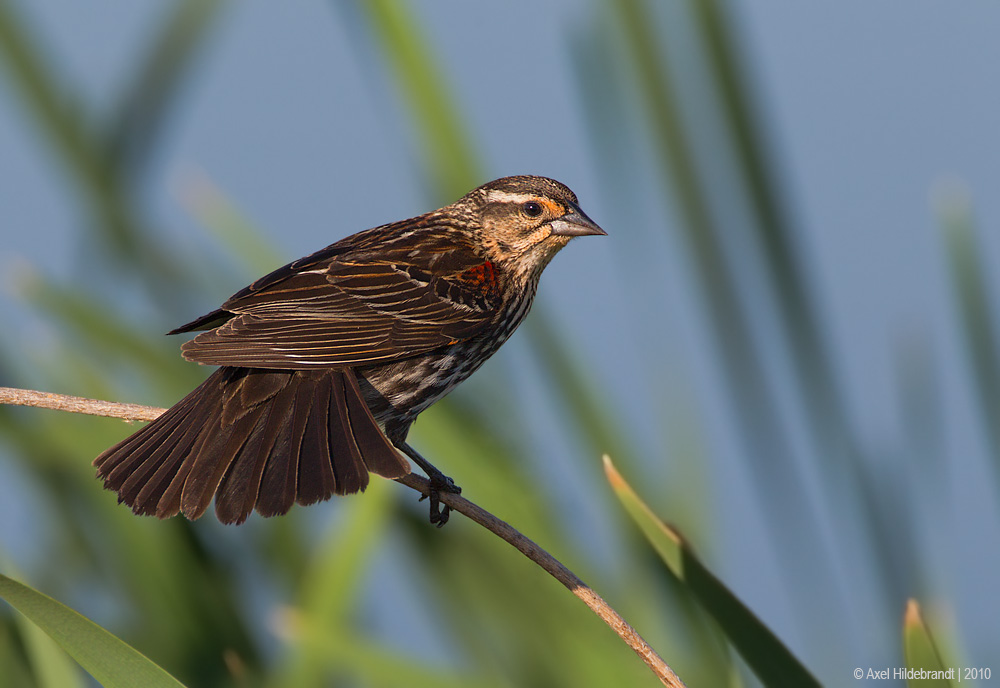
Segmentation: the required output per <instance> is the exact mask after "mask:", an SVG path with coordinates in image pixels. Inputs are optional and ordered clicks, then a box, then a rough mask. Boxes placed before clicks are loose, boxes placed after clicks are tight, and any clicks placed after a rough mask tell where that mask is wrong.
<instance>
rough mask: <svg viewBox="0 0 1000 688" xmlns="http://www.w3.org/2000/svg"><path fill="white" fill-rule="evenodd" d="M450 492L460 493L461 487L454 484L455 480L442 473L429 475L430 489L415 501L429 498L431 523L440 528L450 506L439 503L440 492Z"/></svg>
mask: <svg viewBox="0 0 1000 688" xmlns="http://www.w3.org/2000/svg"><path fill="white" fill-rule="evenodd" d="M442 492H450V493H452V494H462V488H461V487H459V486H458V485H456V484H455V481H454V480H452V479H451V478H449V477H448V476H446V475H445V474H443V473H437V474H435V475H431V476H430V489H429V490H428V491H427V494H425V495H421V497H420V499H419V500H417V501H420V502H422V501H424V500H425V499H430V520H431V524H433V525H435V526H437V527H438V528H441V527H442V526H444V524H445V523H447V522H448V517H449V516H450V515H451V507H450V506H448V505H447V504H443V503H441V499H440V496H439V495H440V494H441V493H442Z"/></svg>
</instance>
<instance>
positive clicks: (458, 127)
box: [361, 0, 481, 202]
mask: <svg viewBox="0 0 1000 688" xmlns="http://www.w3.org/2000/svg"><path fill="white" fill-rule="evenodd" d="M361 6H362V8H363V9H364V10H365V11H366V12H367V13H368V17H369V21H370V23H371V25H372V28H373V29H374V31H375V35H376V38H377V40H378V41H379V45H380V47H381V48H382V53H383V55H384V57H385V58H386V60H387V61H388V63H389V65H390V67H391V69H392V71H393V73H394V74H395V76H396V81H397V83H398V85H399V88H400V91H401V93H402V96H403V98H404V100H405V101H406V104H407V105H408V106H409V109H410V114H411V115H412V117H413V119H414V121H415V123H416V125H417V130H418V131H419V132H420V133H421V135H422V136H423V139H424V147H425V151H426V155H425V156H424V157H425V159H426V160H429V161H430V163H429V164H430V167H431V170H430V171H431V174H432V178H433V180H434V184H433V187H432V190H433V191H434V192H435V193H436V194H440V196H438V198H439V199H444V200H447V201H449V202H450V201H451V200H454V199H455V198H458V197H459V196H461V195H462V194H464V193H465V192H466V191H468V190H469V188H470V187H471V186H474V185H475V183H477V182H476V180H477V179H479V177H480V174H479V170H480V169H481V167H480V165H479V163H478V161H477V159H476V155H475V152H474V150H473V146H472V144H471V143H470V142H471V140H472V139H471V137H470V136H469V135H468V133H467V130H466V127H465V123H464V121H463V120H462V118H461V116H460V115H459V112H458V108H457V106H456V105H455V100H454V98H453V97H452V94H451V93H450V91H449V90H448V88H447V81H446V79H444V78H443V75H442V72H441V69H440V68H439V67H438V65H437V63H436V62H435V60H434V58H433V55H432V52H431V49H430V47H429V46H428V45H427V42H426V41H425V40H424V32H423V31H422V30H421V29H420V28H419V22H418V21H417V20H416V19H415V18H414V17H413V16H412V15H411V14H410V12H409V11H408V9H407V6H406V4H405V3H403V2H400V1H398V0H373V1H372V2H366V3H362V5H361Z"/></svg>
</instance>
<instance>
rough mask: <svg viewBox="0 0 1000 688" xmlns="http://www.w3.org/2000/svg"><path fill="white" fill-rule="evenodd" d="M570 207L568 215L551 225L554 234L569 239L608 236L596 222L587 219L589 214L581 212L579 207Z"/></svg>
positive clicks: (571, 205)
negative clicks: (596, 235)
mask: <svg viewBox="0 0 1000 688" xmlns="http://www.w3.org/2000/svg"><path fill="white" fill-rule="evenodd" d="M568 205H569V212H568V213H566V214H565V215H563V216H562V217H560V218H559V219H557V220H553V221H552V222H550V223H549V225H550V226H551V227H552V233H553V234H556V235H558V236H568V237H575V236H586V235H588V234H605V235H606V234H607V232H605V231H604V230H603V229H601V228H600V226H599V225H598V224H597V223H596V222H594V221H593V220H591V219H590V218H589V217H587V214H586V213H585V212H583V211H582V210H580V208H579V207H578V206H576V205H573V204H572V203H570V204H568Z"/></svg>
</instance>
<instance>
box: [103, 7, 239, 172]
mask: <svg viewBox="0 0 1000 688" xmlns="http://www.w3.org/2000/svg"><path fill="white" fill-rule="evenodd" d="M224 4H225V0H180V1H179V2H174V3H171V5H170V6H169V9H168V13H167V16H166V17H165V19H164V20H163V21H160V22H158V23H157V27H158V29H159V33H158V34H156V35H155V36H153V37H152V38H151V40H149V41H148V45H149V48H148V52H147V54H146V55H145V56H144V57H142V58H140V59H139V60H138V61H137V69H136V72H135V75H134V77H133V79H132V83H131V84H130V85H129V86H128V87H127V88H126V89H125V90H124V92H123V95H122V98H121V103H120V104H119V106H118V107H117V108H116V110H115V113H114V116H113V117H110V118H109V121H108V122H107V124H108V128H107V137H108V144H107V145H108V154H107V157H108V159H109V160H110V161H111V164H113V165H114V166H115V167H116V168H117V169H126V170H129V172H130V174H131V175H137V174H139V173H141V171H142V169H143V168H144V167H145V165H146V162H147V160H148V159H149V156H150V154H151V153H152V152H153V151H154V149H155V148H156V145H157V144H158V143H159V142H160V140H161V139H162V138H163V134H164V130H165V121H166V119H167V115H168V114H169V111H170V110H171V109H172V108H174V107H175V106H176V105H177V102H178V100H179V94H178V92H179V90H180V88H181V86H182V85H183V83H184V81H185V76H186V75H187V73H188V72H189V71H190V70H191V69H192V68H193V67H194V65H195V64H196V58H197V57H198V55H199V48H201V47H202V45H203V44H204V43H205V41H206V39H207V38H208V36H209V35H211V34H210V29H211V27H212V24H213V21H214V20H215V19H216V18H217V17H218V15H219V14H220V10H221V9H222V7H223V5H224ZM133 183H134V182H133Z"/></svg>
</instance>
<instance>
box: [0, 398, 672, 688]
mask: <svg viewBox="0 0 1000 688" xmlns="http://www.w3.org/2000/svg"><path fill="white" fill-rule="evenodd" d="M0 404H14V405H18V406H35V407H38V408H47V409H54V410H57V411H69V412H71V413H86V414H90V415H93V416H108V417H111V418H120V419H122V420H127V421H150V420H153V419H155V418H156V417H157V416H159V415H160V414H161V413H163V412H164V411H165V410H166V409H161V408H156V407H153V406H142V405H141V404H119V403H115V402H111V401H98V400H95V399H86V398H83V397H73V396H68V395H65V394H50V393H48V392H36V391H33V390H27V389H15V388H13V387H0ZM397 482H399V483H402V484H403V485H406V486H407V487H409V488H411V489H413V490H416V491H417V492H420V493H421V494H425V495H426V494H427V493H428V490H429V483H428V481H427V479H426V478H423V477H421V476H418V475H414V474H412V473H411V474H409V475H406V476H404V477H402V478H399V479H398V480H397ZM438 498H439V499H440V500H441V502H442V503H443V504H446V505H448V506H449V507H451V508H452V509H454V510H455V511H457V512H459V513H460V514H463V515H465V516H467V517H468V518H470V519H472V520H473V521H475V522H476V523H478V524H479V525H481V526H483V527H484V528H486V529H487V530H489V531H490V532H492V533H494V534H495V535H497V536H498V537H500V538H502V539H503V540H505V541H506V542H507V543H509V544H510V545H512V546H513V547H514V548H516V549H517V550H518V551H519V552H521V553H522V554H524V556H526V557H528V558H529V559H531V561H533V562H535V563H536V564H538V565H539V566H540V567H542V568H543V569H544V570H545V571H547V572H548V573H549V574H550V575H551V576H552V577H553V578H555V579H556V580H557V581H559V582H560V583H562V584H563V585H564V586H566V588H567V589H569V591H570V592H572V593H573V594H574V595H576V596H577V597H579V598H580V599H581V600H583V603H584V604H586V605H587V606H588V607H590V609H591V611H593V612H594V613H595V614H597V615H598V616H599V617H600V618H601V619H602V620H603V621H604V623H606V624H607V625H608V626H610V627H611V630H613V631H614V632H615V633H617V634H618V637H620V638H621V639H622V640H623V641H625V643H626V644H627V645H628V646H629V647H631V648H632V650H634V651H635V653H636V654H637V655H639V657H640V658H642V661H644V662H645V663H646V665H647V666H649V668H650V669H651V670H652V672H653V673H654V674H656V677H657V678H659V679H660V681H661V682H662V683H663V685H665V686H668V687H670V688H683V686H684V683H683V682H682V681H681V680H680V678H678V676H677V674H675V673H674V672H673V670H672V669H671V668H670V667H669V666H667V663H666V662H664V661H663V659H662V658H661V657H660V656H659V655H658V654H656V652H655V651H654V650H653V648H651V647H650V646H649V644H648V643H646V641H645V640H643V639H642V636H640V635H639V634H638V633H637V632H636V631H635V629H634V628H632V627H631V626H630V625H629V624H628V622H626V621H625V619H623V618H622V617H621V615H620V614H619V613H618V612H616V611H615V610H614V609H613V608H612V607H611V605H609V604H608V603H607V602H605V601H604V599H603V598H602V597H601V596H600V595H598V594H597V593H596V592H595V591H594V590H593V588H591V587H590V586H588V585H587V584H586V583H584V582H583V581H582V580H580V578H578V577H577V575H576V574H574V573H573V572H572V571H570V570H569V569H568V568H566V567H565V566H563V565H562V564H561V563H560V562H559V561H558V560H557V559H556V558H555V557H553V556H552V555H551V554H549V553H548V552H546V551H545V550H544V549H542V548H541V547H539V546H538V545H537V544H536V543H535V542H533V541H532V540H530V539H529V538H527V537H525V536H524V535H522V534H521V533H520V532H518V531H517V530H516V529H515V528H513V527H512V526H511V525H510V524H508V523H506V522H505V521H502V520H500V519H499V518H497V517H496V516H494V515H493V514H491V513H490V512H488V511H486V510H485V509H483V508H482V507H480V506H478V505H477V504H474V503H473V502H470V501H469V500H468V499H465V498H464V497H462V496H461V495H457V494H453V493H448V492H442V493H440V494H439V495H438Z"/></svg>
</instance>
